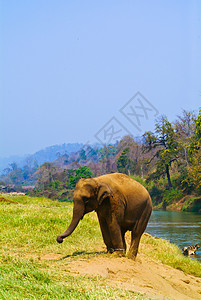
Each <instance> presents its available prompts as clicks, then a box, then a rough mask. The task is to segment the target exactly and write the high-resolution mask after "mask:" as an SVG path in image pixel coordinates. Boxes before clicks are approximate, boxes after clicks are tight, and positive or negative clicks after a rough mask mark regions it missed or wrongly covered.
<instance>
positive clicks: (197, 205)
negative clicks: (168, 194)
mask: <svg viewBox="0 0 201 300" xmlns="http://www.w3.org/2000/svg"><path fill="white" fill-rule="evenodd" d="M153 209H154V210H168V211H186V212H198V213H201V197H196V196H192V195H187V196H185V197H183V198H182V199H180V200H177V201H173V202H172V203H171V204H167V205H166V206H164V205H163V203H160V204H159V205H158V206H154V208H153Z"/></svg>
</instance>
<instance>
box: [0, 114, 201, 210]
mask: <svg viewBox="0 0 201 300" xmlns="http://www.w3.org/2000/svg"><path fill="white" fill-rule="evenodd" d="M113 172H121V173H125V174H127V175H129V176H131V177H133V178H134V179H135V180H137V181H139V182H140V183H141V184H143V185H144V186H145V187H146V188H147V189H148V191H149V193H150V195H151V197H152V201H153V205H154V207H155V208H157V209H173V210H184V211H199V212H200V211H201V109H200V110H199V113H198V115H196V114H195V113H194V112H192V111H186V110H183V111H182V113H181V115H179V116H177V119H176V120H175V121H173V122H170V121H169V120H168V119H167V117H166V116H164V115H162V116H160V117H159V118H158V119H157V120H156V121H155V130H154V131H153V132H151V131H147V132H145V133H144V134H143V135H142V137H141V139H140V140H139V138H138V139H137V141H136V140H135V138H133V137H131V136H124V137H123V138H122V139H121V140H120V141H119V142H116V143H115V144H112V145H104V146H101V147H100V146H98V145H95V146H91V145H84V146H83V147H82V148H81V149H80V150H78V151H76V152H73V153H70V154H68V153H65V154H57V158H56V159H55V160H53V161H47V162H45V163H43V164H42V165H39V164H38V162H37V161H36V160H33V159H32V158H31V157H30V158H27V160H26V164H25V165H24V166H23V167H19V166H18V165H17V164H16V163H15V162H13V163H11V164H10V165H9V167H8V168H6V169H4V170H3V172H2V174H1V177H0V189H1V192H4V191H8V190H9V188H10V191H12V189H13V191H24V190H25V191H26V193H27V194H29V195H30V196H44V197H48V198H50V199H52V200H59V201H72V195H73V190H74V188H75V185H76V183H77V181H78V180H79V179H80V178H82V177H85V178H87V177H96V176H100V175H102V174H107V173H113ZM27 186H29V187H27ZM25 187H26V188H25Z"/></svg>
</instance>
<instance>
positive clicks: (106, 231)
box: [98, 216, 114, 253]
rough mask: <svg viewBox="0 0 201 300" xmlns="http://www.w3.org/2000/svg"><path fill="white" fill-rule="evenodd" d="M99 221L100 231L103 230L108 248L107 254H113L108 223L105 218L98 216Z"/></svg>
mask: <svg viewBox="0 0 201 300" xmlns="http://www.w3.org/2000/svg"><path fill="white" fill-rule="evenodd" d="M98 220H99V224H100V229H101V233H102V237H103V241H104V243H105V245H106V247H107V252H109V253H112V252H113V251H114V250H113V244H112V241H111V237H110V232H109V229H108V226H107V222H106V220H105V219H104V218H101V217H100V216H98Z"/></svg>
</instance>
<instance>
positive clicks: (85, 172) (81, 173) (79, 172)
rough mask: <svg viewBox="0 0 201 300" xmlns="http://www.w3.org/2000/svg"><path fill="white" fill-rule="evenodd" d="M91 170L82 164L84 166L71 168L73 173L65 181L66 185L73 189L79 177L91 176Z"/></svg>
mask: <svg viewBox="0 0 201 300" xmlns="http://www.w3.org/2000/svg"><path fill="white" fill-rule="evenodd" d="M92 175H93V174H92V172H91V170H90V169H89V168H88V167H86V166H84V167H80V168H78V169H74V170H73V174H71V176H70V178H69V182H67V186H68V187H69V188H70V189H74V188H75V186H76V183H77V182H78V181H79V180H80V179H81V178H90V177H92Z"/></svg>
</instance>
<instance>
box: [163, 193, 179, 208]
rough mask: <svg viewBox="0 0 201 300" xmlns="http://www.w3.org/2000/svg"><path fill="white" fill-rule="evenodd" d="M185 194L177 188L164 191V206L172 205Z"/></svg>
mask: <svg viewBox="0 0 201 300" xmlns="http://www.w3.org/2000/svg"><path fill="white" fill-rule="evenodd" d="M183 196H184V195H183V193H182V192H181V191H180V190H178V189H177V188H171V189H169V190H166V191H164V193H163V200H162V206H163V208H164V209H165V208H166V207H167V206H168V205H170V204H171V203H173V202H176V201H177V200H180V199H181V198H182V197H183Z"/></svg>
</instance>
